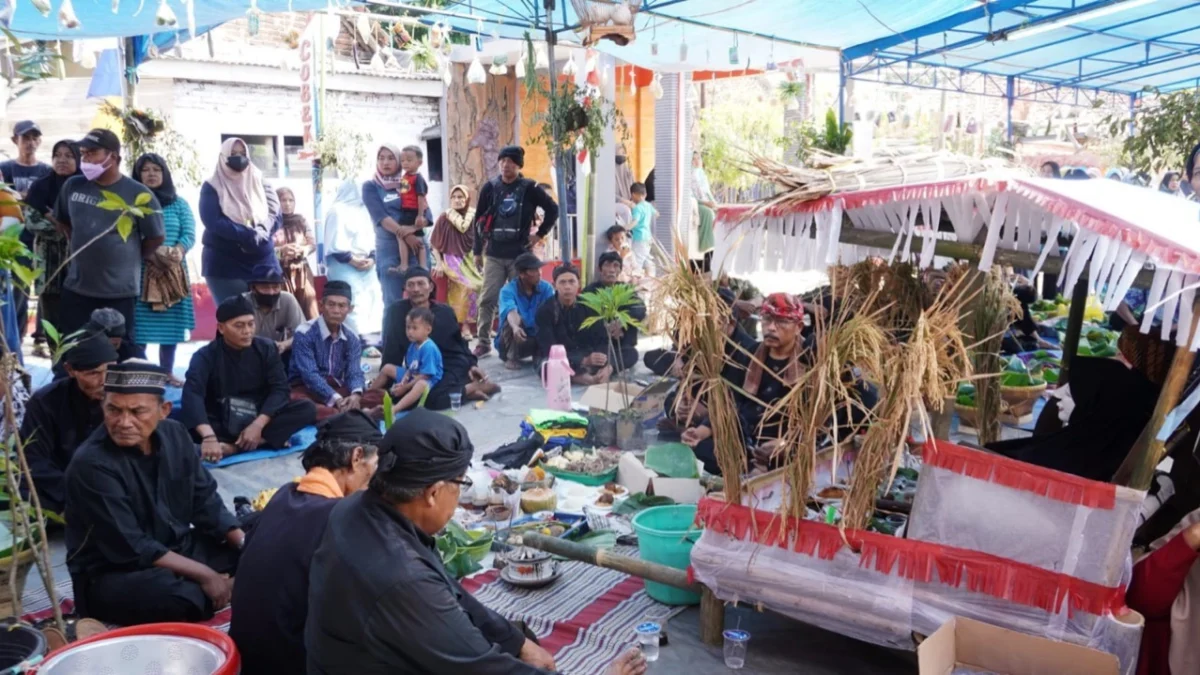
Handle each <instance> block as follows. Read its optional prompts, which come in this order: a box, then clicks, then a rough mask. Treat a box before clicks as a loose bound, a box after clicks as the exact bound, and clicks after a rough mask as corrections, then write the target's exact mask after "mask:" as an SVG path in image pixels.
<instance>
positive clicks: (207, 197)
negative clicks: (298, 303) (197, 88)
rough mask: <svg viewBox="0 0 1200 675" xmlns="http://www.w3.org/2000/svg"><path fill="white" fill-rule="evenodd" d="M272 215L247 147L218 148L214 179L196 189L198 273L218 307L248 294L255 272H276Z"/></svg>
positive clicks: (232, 143)
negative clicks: (199, 236)
mask: <svg viewBox="0 0 1200 675" xmlns="http://www.w3.org/2000/svg"><path fill="white" fill-rule="evenodd" d="M271 214H272V211H271V209H270V206H269V202H268V195H267V189H266V187H265V186H264V185H263V179H262V172H261V171H259V170H258V167H256V166H254V164H253V163H252V162H251V161H250V156H249V146H247V145H246V142H245V141H243V140H242V139H240V138H230V139H229V140H227V141H225V142H224V143H222V144H221V156H220V158H219V159H218V160H217V168H216V170H215V171H214V172H213V175H212V178H209V179H208V180H207V181H206V182H205V183H204V185H203V186H202V187H201V188H200V221H201V222H203V223H204V239H203V240H202V243H203V244H204V253H203V255H202V257H201V272H202V273H203V274H204V280H205V282H207V283H208V288H209V291H211V292H212V296H213V301H214V302H215V303H216V304H218V305H219V304H221V302H223V301H224V300H226V299H227V298H230V297H232V296H234V295H240V294H242V293H245V292H247V291H249V290H250V284H249V281H250V280H251V278H252V277H253V276H254V268H255V267H257V266H259V265H268V266H270V267H275V268H278V267H279V263H278V261H277V260H276V259H275V243H274V241H273V240H272V238H271V235H272V234H273V233H274V232H275V230H276V228H278V227H279V221H278V218H277V217H275V216H272V215H271Z"/></svg>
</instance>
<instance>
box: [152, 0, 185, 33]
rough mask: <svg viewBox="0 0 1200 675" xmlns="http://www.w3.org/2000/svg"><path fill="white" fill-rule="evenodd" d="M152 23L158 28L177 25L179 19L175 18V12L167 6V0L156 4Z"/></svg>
mask: <svg viewBox="0 0 1200 675" xmlns="http://www.w3.org/2000/svg"><path fill="white" fill-rule="evenodd" d="M154 23H156V24H158V25H160V26H167V27H171V26H174V25H175V24H177V23H179V18H178V17H176V16H175V10H173V9H171V6H170V5H168V4H167V0H162V1H161V2H159V3H158V11H156V12H155V13H154Z"/></svg>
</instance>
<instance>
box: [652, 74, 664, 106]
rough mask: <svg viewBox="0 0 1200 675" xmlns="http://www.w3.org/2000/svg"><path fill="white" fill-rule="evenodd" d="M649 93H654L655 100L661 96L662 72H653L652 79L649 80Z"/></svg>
mask: <svg viewBox="0 0 1200 675" xmlns="http://www.w3.org/2000/svg"><path fill="white" fill-rule="evenodd" d="M650 93H651V94H653V95H654V98H655V100H659V99H661V98H662V97H663V93H664V92H663V86H662V74H661V73H655V74H654V79H653V80H651V81H650Z"/></svg>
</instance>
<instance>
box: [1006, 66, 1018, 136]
mask: <svg viewBox="0 0 1200 675" xmlns="http://www.w3.org/2000/svg"><path fill="white" fill-rule="evenodd" d="M1015 89H1016V78H1015V77H1013V76H1012V75H1009V76H1008V78H1007V82H1005V91H1004V102H1005V104H1006V105H1005V110H1006V115H1007V120H1006V126H1005V136H1006V138H1008V144H1009V146H1012V142H1013V124H1012V109H1013V94H1014V91H1015Z"/></svg>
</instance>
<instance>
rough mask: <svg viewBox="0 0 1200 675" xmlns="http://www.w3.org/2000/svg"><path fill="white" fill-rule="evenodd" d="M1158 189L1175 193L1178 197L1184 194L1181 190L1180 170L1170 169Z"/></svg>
mask: <svg viewBox="0 0 1200 675" xmlns="http://www.w3.org/2000/svg"><path fill="white" fill-rule="evenodd" d="M1158 191H1159V192H1165V193H1167V194H1169V195H1175V196H1177V197H1179V196H1182V195H1181V193H1180V191H1179V172H1178V171H1168V172H1167V174H1166V175H1165V176H1163V179H1162V182H1161V183H1159V184H1158Z"/></svg>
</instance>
